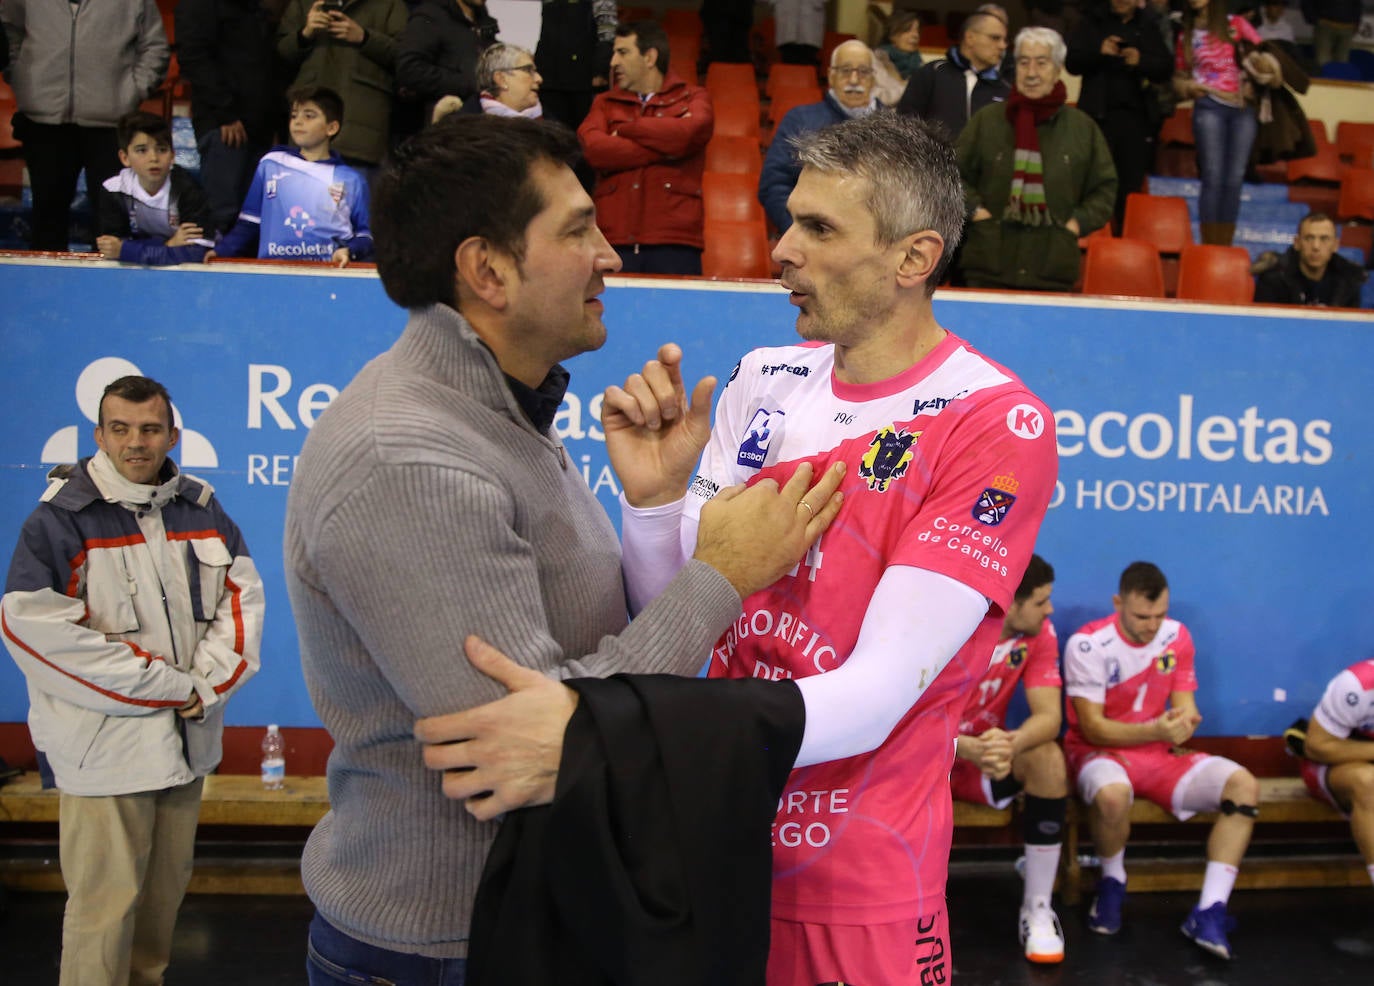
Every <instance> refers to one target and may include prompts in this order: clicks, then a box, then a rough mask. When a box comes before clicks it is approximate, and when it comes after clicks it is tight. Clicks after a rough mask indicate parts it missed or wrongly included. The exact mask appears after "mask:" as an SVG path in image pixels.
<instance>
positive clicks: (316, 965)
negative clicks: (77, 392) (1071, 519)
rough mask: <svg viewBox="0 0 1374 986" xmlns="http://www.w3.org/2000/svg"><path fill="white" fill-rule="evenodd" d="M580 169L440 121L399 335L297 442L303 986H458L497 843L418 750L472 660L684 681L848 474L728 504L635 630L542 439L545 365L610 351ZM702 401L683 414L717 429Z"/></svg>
mask: <svg viewBox="0 0 1374 986" xmlns="http://www.w3.org/2000/svg"><path fill="white" fill-rule="evenodd" d="M576 153H577V144H576V140H575V138H574V137H573V136H572V134H571V133H569V132H567V131H566V130H563V129H562V128H558V127H556V126H554V125H551V124H547V123H540V122H536V121H529V120H521V119H515V120H509V119H504V118H498V117H494V116H490V115H483V116H464V115H460V114H454V115H451V116H450V117H448V118H446V119H444V120H443V121H441V122H440V123H439V124H437V125H435V126H434V127H431V128H429V129H427V130H425V131H424V132H422V133H421V134H419V135H417V136H416V137H415V138H413V139H412V140H411V141H410V142H408V144H407V145H405V146H404V147H402V148H401V149H400V150H399V151H398V152H397V155H396V159H395V161H394V162H393V163H392V164H391V165H389V166H388V167H387V168H386V169H385V170H384V171H383V173H382V175H381V176H380V177H379V179H378V181H377V184H376V187H375V195H374V200H373V213H374V215H373V219H374V234H375V237H376V243H377V265H378V270H379V273H380V275H381V279H382V283H383V286H384V287H385V289H386V291H387V294H388V295H389V296H390V297H391V299H392V300H393V301H395V302H396V303H397V304H399V305H401V306H402V307H404V308H407V309H409V311H410V319H409V322H408V324H407V326H406V329H405V332H404V333H403V334H402V336H401V337H400V339H399V340H398V341H397V342H396V344H395V345H394V346H393V347H392V348H391V349H390V350H389V351H388V352H386V353H384V354H382V355H381V356H379V357H377V358H376V359H374V360H373V361H372V362H371V363H369V364H368V365H367V366H366V367H365V368H364V369H363V370H362V372H361V373H359V374H358V376H357V377H356V378H355V379H354V381H353V382H352V383H351V384H350V385H349V386H348V387H347V389H346V390H345V391H344V392H343V393H342V394H341V395H340V396H339V398H338V399H337V400H336V401H334V403H333V404H332V405H331V407H330V408H329V410H328V411H327V412H326V413H325V414H324V415H322V416H321V418H320V420H319V421H318V423H317V424H316V425H315V427H314V428H313V429H312V431H311V434H310V437H309V438H308V439H307V441H306V443H305V447H304V449H303V451H302V453H301V458H300V463H299V467H298V469H297V471H296V474H295V478H294V480H293V482H292V488H291V496H290V501H289V504H288V507H287V519H286V532H285V545H284V551H285V563H286V571H287V581H288V588H289V590H290V595H291V603H292V607H293V609H294V611H295V617H296V624H297V629H298V632H299V634H300V644H301V662H302V665H303V669H304V672H305V679H306V684H307V685H308V686H309V689H310V693H311V697H312V699H313V701H314V705H315V708H316V710H317V712H318V713H319V715H320V718H321V720H322V721H323V722H324V724H325V726H326V727H327V728H328V730H329V733H330V735H331V737H332V738H333V740H334V750H333V753H332V754H331V755H330V759H329V795H330V804H331V811H330V813H329V814H328V815H326V816H325V818H324V819H323V820H322V821H321V822H320V824H319V825H318V826H317V827H316V829H315V831H314V832H313V833H312V834H311V837H310V841H309V843H308V844H307V846H306V850H305V854H304V859H303V861H302V872H303V876H304V880H305V886H306V890H307V892H308V893H309V895H310V898H311V900H313V901H314V903H315V905H316V908H317V915H316V918H315V920H314V922H313V923H312V926H311V932H310V951H309V958H308V968H309V970H310V976H311V982H312V983H314V982H326V981H328V982H334V981H337V980H336V979H332V978H327V977H329V976H331V975H337V974H338V973H339V970H340V969H346V970H352V971H353V972H356V973H361V974H364V975H368V976H374V977H381V978H384V979H387V980H390V981H394V982H398V983H409V982H418V981H421V977H422V976H423V977H426V978H424V979H423V981H424V982H426V983H430V982H444V983H448V982H455V983H456V982H461V981H462V976H463V970H464V965H465V961H464V960H465V957H466V954H467V943H468V929H469V924H470V919H471V912H472V901H473V897H474V894H475V891H476V887H477V884H478V881H479V878H480V876H481V873H482V867H483V863H484V861H485V859H486V855H487V851H488V849H489V847H490V845H491V843H492V840H493V839H494V837H495V834H496V829H497V826H496V824H495V823H493V822H489V821H480V820H478V819H476V818H474V817H473V816H471V815H470V814H469V813H468V812H466V811H464V810H463V806H462V805H461V804H459V803H457V802H454V801H450V800H448V799H446V798H445V797H444V794H443V791H442V789H441V783H440V778H439V777H438V776H436V775H435V774H433V773H431V772H429V771H427V770H426V769H425V767H424V764H423V763H422V761H421V756H420V747H419V744H418V743H417V742H416V741H415V739H414V738H413V736H412V730H413V725H414V722H415V720H416V719H417V718H420V717H425V716H433V715H436V714H439V713H446V712H452V711H453V710H455V709H461V708H467V707H470V706H473V705H477V704H480V703H483V702H487V701H490V700H492V699H495V698H497V697H498V696H499V695H500V694H501V689H500V688H499V686H497V685H496V684H495V683H493V682H492V681H490V680H488V679H486V678H485V677H484V676H482V675H481V674H479V673H477V672H476V671H474V670H473V669H472V668H471V667H470V666H469V664H468V662H467V660H466V659H465V658H464V656H463V642H464V640H465V638H466V637H468V636H469V635H477V636H480V637H482V638H483V639H485V640H488V641H490V642H491V643H492V644H494V645H496V646H497V647H499V648H500V649H501V650H503V651H504V652H506V653H507V654H509V655H511V656H512V657H513V658H514V659H515V660H516V661H517V662H519V663H520V664H522V665H524V666H525V667H528V668H532V669H535V670H538V671H540V672H542V673H544V674H547V675H550V676H552V677H555V678H569V677H577V676H587V675H593V676H604V675H608V674H613V673H616V672H620V671H637V672H667V673H675V674H692V673H694V672H695V671H696V670H697V669H698V668H699V667H700V666H701V664H702V662H703V659H704V657H705V656H706V655H707V654H708V653H709V651H710V648H711V646H712V644H713V643H714V642H715V640H716V638H717V637H718V636H719V635H720V634H721V633H722V632H723V631H724V630H725V628H726V627H727V626H728V625H729V624H730V623H731V622H732V621H733V620H735V619H736V618H738V616H739V614H740V612H741V605H740V600H741V597H743V596H747V595H749V594H750V593H751V592H753V591H755V590H757V589H759V588H762V587H763V586H765V585H768V584H769V583H771V582H772V581H774V580H775V579H776V578H778V577H780V576H781V575H782V574H783V573H784V572H786V571H787V570H788V569H789V568H791V567H792V566H793V565H794V564H796V563H797V562H798V560H799V559H800V558H801V557H802V555H803V554H804V553H805V551H806V549H807V548H808V546H809V545H810V544H811V542H813V541H814V540H815V538H816V537H817V536H819V534H820V532H821V531H822V530H823V529H824V527H825V526H826V525H827V524H828V523H829V521H830V520H831V519H832V518H833V517H834V514H835V512H836V511H837V510H838V500H837V499H836V498H835V497H833V496H832V494H833V493H834V491H835V489H836V488H837V486H838V479H839V477H838V474H836V473H834V472H828V473H827V474H826V475H825V477H823V479H822V480H821V481H820V482H819V483H817V484H816V486H814V487H811V488H810V489H809V490H808V488H807V487H808V486H809V483H810V478H811V474H810V468H809V467H803V468H802V469H801V470H799V471H798V473H797V474H796V476H795V477H794V478H793V480H792V481H791V482H788V483H786V484H785V485H784V486H783V487H782V488H781V489H779V488H778V486H777V484H776V483H770V484H756V486H755V487H754V488H751V489H750V490H748V491H733V492H730V493H729V494H728V495H725V496H722V497H717V501H718V502H717V509H715V510H713V511H711V512H709V514H708V513H704V514H703V517H702V528H701V534H700V537H699V538H698V541H697V550H696V554H695V556H694V559H693V560H692V561H690V562H689V563H688V564H687V565H686V566H685V567H684V568H683V570H682V571H681V572H680V573H679V575H678V576H677V577H676V578H675V579H674V580H673V582H672V583H671V584H670V585H669V586H668V588H667V590H666V591H665V592H664V593H663V594H662V595H661V596H660V597H659V598H658V599H657V600H655V601H654V602H652V603H650V604H649V605H648V606H647V607H645V608H644V610H643V611H642V612H640V613H639V614H638V616H637V617H636V618H635V619H634V621H633V622H631V623H629V624H628V625H627V616H626V604H625V589H624V584H623V580H622V576H621V563H620V549H619V544H618V542H617V540H616V536H615V531H614V529H613V528H612V527H611V524H610V522H609V520H608V519H607V518H606V516H605V514H604V512H603V511H602V510H601V508H600V506H599V505H598V503H597V501H596V498H595V497H594V496H593V495H592V493H591V491H590V490H589V489H588V488H587V485H586V483H585V482H584V480H583V479H582V476H581V473H580V472H579V470H578V469H577V467H576V466H575V464H574V463H573V462H572V461H571V460H570V457H569V455H568V454H567V451H566V450H565V449H564V448H563V446H562V444H561V443H560V442H559V440H558V438H557V436H556V435H555V433H554V432H553V430H552V427H551V426H552V422H553V417H554V414H555V412H556V411H557V409H558V406H559V404H560V402H561V400H562V396H563V393H564V391H565V389H566V387H567V382H568V374H567V372H566V371H565V370H563V368H562V367H561V366H560V365H559V364H560V361H562V360H566V359H568V358H570V357H572V356H575V355H577V354H578V353H581V352H586V351H589V350H593V349H596V348H598V347H599V346H601V345H602V343H603V342H604V341H605V338H606V329H605V326H604V324H603V323H602V318H601V315H602V310H603V306H602V303H601V301H600V300H599V299H598V297H597V296H598V295H599V294H600V293H601V291H602V290H603V287H604V283H603V278H604V276H605V275H606V274H608V273H613V272H614V271H616V270H618V269H619V260H618V258H617V256H616V253H615V251H614V250H613V249H612V248H611V247H610V245H609V244H608V243H607V242H606V239H605V237H603V236H602V235H601V233H600V231H599V230H598V229H597V227H596V221H595V214H594V211H593V207H592V202H591V200H590V198H588V196H587V195H586V193H585V192H584V191H583V190H582V188H581V186H580V185H579V184H578V181H577V179H576V177H575V176H574V175H573V172H572V170H571V169H570V168H569V166H568V164H569V162H571V161H572V160H574V158H575V155H576ZM700 396H701V397H702V398H703V399H700V400H698V401H696V402H694V404H693V407H692V409H691V410H690V411H689V412H688V413H690V414H697V415H702V416H709V405H710V400H709V396H710V395H709V391H705V392H703V393H702V394H701V395H700ZM803 497H805V498H804V499H803ZM803 508H805V509H803Z"/></svg>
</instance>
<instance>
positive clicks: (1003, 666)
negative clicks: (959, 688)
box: [959, 617, 1064, 736]
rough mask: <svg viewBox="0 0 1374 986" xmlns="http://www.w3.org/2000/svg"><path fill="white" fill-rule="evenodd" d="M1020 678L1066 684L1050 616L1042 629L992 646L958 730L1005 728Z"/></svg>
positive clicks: (977, 732) (975, 732) (1040, 684)
mask: <svg viewBox="0 0 1374 986" xmlns="http://www.w3.org/2000/svg"><path fill="white" fill-rule="evenodd" d="M1018 681H1019V682H1022V683H1023V684H1024V685H1025V686H1026V687H1027V688H1060V687H1062V686H1063V684H1064V682H1063V680H1062V679H1061V678H1060V677H1059V638H1058V637H1057V636H1056V635H1055V632H1054V624H1053V623H1051V622H1050V621H1049V618H1048V617H1046V619H1045V622H1044V623H1042V624H1040V632H1039V633H1032V634H1024V633H1018V634H1016V635H1014V636H1012V637H1009V638H1007V639H1006V640H1002V641H999V642H998V644H997V646H996V647H994V648H993V651H992V657H991V658H990V659H989V660H988V667H987V670H986V671H984V672H983V677H982V678H980V679H979V681H978V687H977V688H975V689H974V690H973V692H972V694H970V695H969V699H968V705H966V706H964V715H963V717H962V719H961V721H960V723H959V734H960V735H961V736H981V735H982V734H983V733H986V732H987V731H988V730H989V729H1004V728H1006V724H1007V706H1008V705H1010V704H1011V697H1012V695H1014V694H1015V693H1016V683H1017V682H1018Z"/></svg>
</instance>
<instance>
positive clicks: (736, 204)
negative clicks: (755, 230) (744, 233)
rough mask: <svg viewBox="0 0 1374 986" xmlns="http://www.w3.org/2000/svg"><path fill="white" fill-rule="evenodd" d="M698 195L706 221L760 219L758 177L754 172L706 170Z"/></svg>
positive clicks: (761, 218) (736, 221) (747, 220)
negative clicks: (703, 207) (703, 208)
mask: <svg viewBox="0 0 1374 986" xmlns="http://www.w3.org/2000/svg"><path fill="white" fill-rule="evenodd" d="M701 197H702V200H703V202H704V204H705V212H706V221H707V222H708V223H709V222H713V221H720V222H732V223H742V222H749V221H751V220H755V219H757V220H759V221H760V222H762V221H763V206H762V205H760V204H759V180H758V178H757V177H756V176H754V175H738V174H734V175H732V174H727V173H717V172H714V171H707V172H706V173H705V174H703V175H702V176H701Z"/></svg>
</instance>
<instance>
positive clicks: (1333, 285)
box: [1255, 212, 1366, 308]
mask: <svg viewBox="0 0 1374 986" xmlns="http://www.w3.org/2000/svg"><path fill="white" fill-rule="evenodd" d="M1339 245H1340V239H1339V237H1337V235H1336V224H1335V223H1334V222H1332V221H1331V217H1330V216H1328V215H1326V213H1324V212H1309V213H1308V214H1307V215H1306V216H1304V217H1303V219H1302V222H1300V223H1298V235H1297V236H1295V237H1293V245H1292V246H1291V247H1289V248H1288V252H1287V253H1285V254H1284V255H1283V256H1282V257H1280V258H1279V260H1278V263H1276V264H1275V265H1274V266H1273V267H1271V268H1270V269H1268V270H1266V271H1264V272H1263V273H1261V274H1260V275H1259V277H1257V278H1256V279H1255V300H1256V301H1259V302H1267V303H1269V304H1275V305H1312V306H1323V307H1330V308H1359V307H1360V285H1362V284H1363V283H1364V279H1365V276H1366V275H1365V272H1364V271H1362V270H1360V268H1359V266H1358V265H1356V264H1353V263H1351V262H1350V261H1349V260H1346V259H1345V258H1344V257H1342V256H1341V255H1340V254H1338V253H1336V249H1337V247H1338V246H1339Z"/></svg>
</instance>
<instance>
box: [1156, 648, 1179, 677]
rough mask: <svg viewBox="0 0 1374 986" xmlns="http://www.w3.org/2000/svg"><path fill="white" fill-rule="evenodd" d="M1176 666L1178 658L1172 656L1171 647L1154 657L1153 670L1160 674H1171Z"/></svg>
mask: <svg viewBox="0 0 1374 986" xmlns="http://www.w3.org/2000/svg"><path fill="white" fill-rule="evenodd" d="M1176 667H1178V658H1177V657H1175V656H1174V649H1173V648H1172V647H1170V648H1169V649H1168V650H1166V651H1165V652H1164V653H1162V654H1160V655H1159V656H1158V657H1157V658H1155V670H1156V671H1158V672H1159V673H1160V674H1173V673H1174V668H1176Z"/></svg>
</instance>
